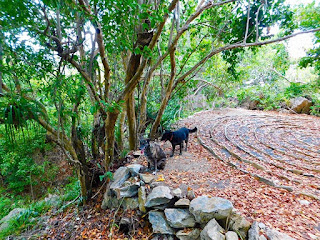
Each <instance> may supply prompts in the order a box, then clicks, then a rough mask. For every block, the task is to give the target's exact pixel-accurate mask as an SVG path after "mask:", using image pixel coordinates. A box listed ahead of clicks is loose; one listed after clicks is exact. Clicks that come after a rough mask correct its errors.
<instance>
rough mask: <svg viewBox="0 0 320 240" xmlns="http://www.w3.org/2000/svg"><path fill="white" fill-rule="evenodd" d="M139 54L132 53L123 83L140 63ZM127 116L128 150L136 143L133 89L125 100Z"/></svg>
mask: <svg viewBox="0 0 320 240" xmlns="http://www.w3.org/2000/svg"><path fill="white" fill-rule="evenodd" d="M140 58H141V55H139V54H138V55H136V54H134V53H132V55H131V57H130V60H129V64H128V68H127V73H126V79H125V83H126V84H127V83H128V82H129V81H130V80H131V78H132V77H133V76H134V75H135V73H136V71H137V69H138V67H139V65H140ZM126 105H127V116H128V127H129V148H130V150H135V149H136V144H137V131H136V114H135V99H134V91H133V92H132V93H130V94H129V96H128V98H127V101H126Z"/></svg>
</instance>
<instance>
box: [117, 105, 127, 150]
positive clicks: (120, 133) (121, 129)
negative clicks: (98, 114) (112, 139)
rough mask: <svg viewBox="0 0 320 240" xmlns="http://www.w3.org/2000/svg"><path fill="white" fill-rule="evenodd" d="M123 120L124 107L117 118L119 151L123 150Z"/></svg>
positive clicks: (124, 114) (124, 117) (124, 116)
mask: <svg viewBox="0 0 320 240" xmlns="http://www.w3.org/2000/svg"><path fill="white" fill-rule="evenodd" d="M125 120H126V111H125V107H124V108H123V110H122V112H121V114H120V119H119V140H118V146H119V151H120V153H121V152H123V150H124V146H123V141H124V122H125Z"/></svg>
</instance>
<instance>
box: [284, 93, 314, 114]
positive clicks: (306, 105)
mask: <svg viewBox="0 0 320 240" xmlns="http://www.w3.org/2000/svg"><path fill="white" fill-rule="evenodd" d="M311 106H312V102H311V101H310V100H308V99H306V98H304V97H297V98H294V99H291V100H290V104H289V107H290V108H291V109H292V110H293V111H295V112H296V113H305V114H308V113H309V112H310V107H311Z"/></svg>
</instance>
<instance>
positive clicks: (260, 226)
mask: <svg viewBox="0 0 320 240" xmlns="http://www.w3.org/2000/svg"><path fill="white" fill-rule="evenodd" d="M258 226H259V228H260V229H262V230H264V229H266V225H265V224H264V223H261V222H260V223H258Z"/></svg>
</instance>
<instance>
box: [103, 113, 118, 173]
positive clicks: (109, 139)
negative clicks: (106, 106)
mask: <svg viewBox="0 0 320 240" xmlns="http://www.w3.org/2000/svg"><path fill="white" fill-rule="evenodd" d="M118 116H119V111H118V110H115V111H113V112H108V113H107V118H106V120H105V133H106V143H105V151H104V152H105V169H106V171H108V169H109V167H110V164H111V163H112V161H113V159H114V140H115V135H114V131H115V125H116V121H117V118H118Z"/></svg>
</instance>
